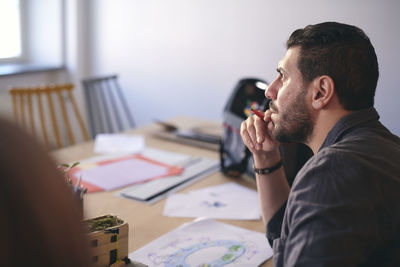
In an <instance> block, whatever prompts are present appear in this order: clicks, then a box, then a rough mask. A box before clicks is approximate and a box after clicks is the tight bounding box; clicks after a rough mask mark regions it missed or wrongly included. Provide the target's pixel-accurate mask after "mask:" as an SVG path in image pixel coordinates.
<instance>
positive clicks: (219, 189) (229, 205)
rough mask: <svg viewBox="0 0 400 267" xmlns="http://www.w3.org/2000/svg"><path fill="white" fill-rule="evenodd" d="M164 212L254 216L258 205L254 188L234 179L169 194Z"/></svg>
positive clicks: (257, 215) (176, 215)
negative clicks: (187, 191) (181, 192)
mask: <svg viewBox="0 0 400 267" xmlns="http://www.w3.org/2000/svg"><path fill="white" fill-rule="evenodd" d="M164 215H165V216H170V217H194V218H197V217H208V218H213V219H231V220H257V219H259V218H260V208H259V202H258V196H257V192H256V191H255V190H252V189H249V188H247V187H244V186H242V185H239V184H237V183H225V184H222V185H217V186H210V187H206V188H203V189H199V190H194V191H190V192H189V193H187V194H174V195H171V196H169V197H168V199H167V202H166V204H165V207H164Z"/></svg>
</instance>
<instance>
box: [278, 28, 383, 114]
mask: <svg viewBox="0 0 400 267" xmlns="http://www.w3.org/2000/svg"><path fill="white" fill-rule="evenodd" d="M296 46H299V47H300V54H299V59H298V62H297V64H298V68H299V70H300V72H301V74H302V76H303V80H304V82H311V81H312V80H313V79H314V78H316V77H318V76H322V75H328V76H330V77H331V78H332V79H333V81H334V83H335V90H336V93H337V95H338V98H339V102H340V104H341V105H342V106H343V108H345V109H347V110H359V109H364V108H368V107H372V106H373V105H374V96H375V89H376V85H377V82H378V77H379V69H378V60H377V58H376V54H375V49H374V47H373V46H372V44H371V41H370V40H369V38H368V36H367V35H366V34H365V33H364V32H363V31H362V30H361V29H359V28H357V27H355V26H352V25H347V24H342V23H337V22H325V23H320V24H315V25H308V26H307V27H305V28H304V29H298V30H296V31H294V32H293V33H292V35H291V36H290V38H289V40H288V41H287V42H286V47H287V49H289V48H291V47H296Z"/></svg>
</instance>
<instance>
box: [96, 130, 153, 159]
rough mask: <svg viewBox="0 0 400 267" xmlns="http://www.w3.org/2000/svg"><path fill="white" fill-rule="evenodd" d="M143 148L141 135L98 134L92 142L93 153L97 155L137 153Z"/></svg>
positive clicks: (143, 142) (143, 143)
mask: <svg viewBox="0 0 400 267" xmlns="http://www.w3.org/2000/svg"><path fill="white" fill-rule="evenodd" d="M144 147H145V139H144V136H142V135H126V134H98V135H96V139H95V142H94V152H95V153H99V154H114V153H132V154H133V153H138V152H140V151H142V150H143V149H144Z"/></svg>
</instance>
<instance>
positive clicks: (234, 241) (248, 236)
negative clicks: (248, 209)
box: [129, 219, 272, 267]
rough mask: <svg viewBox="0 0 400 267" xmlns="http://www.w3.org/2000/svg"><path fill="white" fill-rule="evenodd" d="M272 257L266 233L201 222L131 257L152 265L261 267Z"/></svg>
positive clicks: (169, 235) (162, 238)
mask: <svg viewBox="0 0 400 267" xmlns="http://www.w3.org/2000/svg"><path fill="white" fill-rule="evenodd" d="M271 256H272V249H271V247H270V246H269V244H268V242H267V240H266V237H265V235H264V234H263V233H259V232H255V231H251V230H247V229H244V228H239V227H236V226H232V225H230V224H225V223H220V222H217V221H214V220H211V219H200V220H196V221H194V222H191V223H187V224H184V225H182V226H180V227H178V228H176V229H175V230H173V231H171V232H169V233H167V234H165V235H163V236H161V237H159V238H157V239H156V240H154V241H152V242H150V243H149V244H147V245H145V246H144V247H141V248H140V249H138V250H136V251H134V252H133V253H131V254H130V255H129V257H130V258H131V259H135V260H137V261H140V262H142V263H144V264H147V265H149V266H155V267H158V266H166V267H172V266H174V267H175V266H185V267H188V266H259V265H260V264H262V263H263V262H264V261H266V260H267V259H269V258H270V257H271Z"/></svg>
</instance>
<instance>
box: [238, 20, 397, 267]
mask: <svg viewBox="0 0 400 267" xmlns="http://www.w3.org/2000/svg"><path fill="white" fill-rule="evenodd" d="M286 46H287V52H286V55H285V56H284V57H283V59H282V60H281V61H280V62H279V63H278V67H277V72H278V76H277V78H276V79H275V80H274V81H273V82H272V83H271V84H270V86H269V88H268V89H267V90H266V91H265V96H266V97H267V98H269V99H271V102H270V108H269V109H268V110H267V111H266V112H265V114H264V117H263V119H261V118H259V117H257V116H250V117H249V118H248V119H247V120H246V121H244V122H243V123H242V125H241V135H242V138H243V141H244V143H245V144H246V146H247V147H248V148H249V150H250V151H251V152H252V154H253V157H254V168H255V172H256V180H257V188H258V192H259V199H260V202H261V209H262V217H263V220H264V222H265V223H266V225H267V237H268V240H269V241H270V243H271V244H273V251H274V254H273V256H274V265H275V266H276V267H280V266H400V139H399V137H398V136H396V135H394V134H392V133H390V131H389V130H387V129H386V128H385V127H384V126H383V125H382V124H381V123H380V122H379V115H378V113H377V111H376V110H375V108H374V96H375V90H376V85H377V81H378V76H379V70H378V61H377V57H376V54H375V50H374V47H373V46H372V44H371V42H370V40H369V38H368V37H367V36H366V34H365V33H364V32H363V31H362V30H361V29H359V28H357V27H355V26H352V25H347V24H341V23H336V22H326V23H320V24H315V25H309V26H307V27H305V28H304V29H298V30H296V31H294V32H293V33H292V34H291V36H290V38H289V40H288V41H287V43H286ZM286 142H299V143H304V144H306V145H307V146H309V147H310V148H311V150H312V151H313V153H314V156H313V157H311V159H309V160H308V161H307V163H306V164H305V165H304V166H303V168H302V169H301V170H300V171H299V172H298V174H297V176H296V178H295V180H294V182H293V185H292V187H291V188H290V187H289V185H288V183H287V180H286V179H285V174H284V170H283V168H282V167H281V160H282V159H281V156H280V153H279V150H278V147H279V144H280V143H286Z"/></svg>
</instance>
